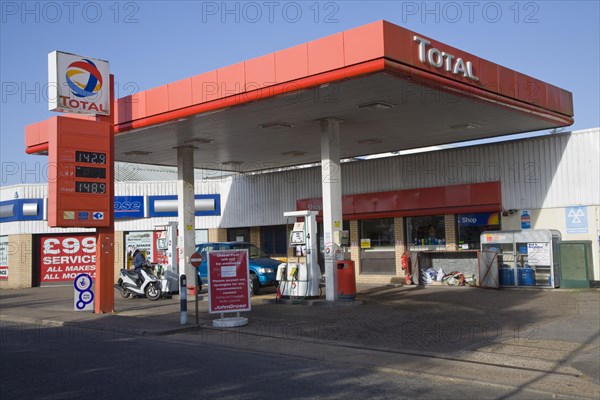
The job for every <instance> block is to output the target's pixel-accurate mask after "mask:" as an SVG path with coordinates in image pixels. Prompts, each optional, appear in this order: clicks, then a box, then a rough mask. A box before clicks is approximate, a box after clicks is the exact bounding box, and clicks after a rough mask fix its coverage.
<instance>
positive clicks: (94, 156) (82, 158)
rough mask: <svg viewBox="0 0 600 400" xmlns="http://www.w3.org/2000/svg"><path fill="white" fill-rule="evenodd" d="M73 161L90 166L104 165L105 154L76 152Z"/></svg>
mask: <svg viewBox="0 0 600 400" xmlns="http://www.w3.org/2000/svg"><path fill="white" fill-rule="evenodd" d="M75 161H76V162H81V163H90V164H106V153H96V152H94V151H76V152H75Z"/></svg>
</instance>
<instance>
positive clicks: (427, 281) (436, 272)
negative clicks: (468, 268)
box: [421, 268, 477, 286]
mask: <svg viewBox="0 0 600 400" xmlns="http://www.w3.org/2000/svg"><path fill="white" fill-rule="evenodd" d="M421 281H422V282H423V284H424V285H434V284H435V283H434V282H440V283H438V284H444V285H448V286H465V285H469V286H475V285H477V280H476V279H475V275H465V274H463V273H462V272H458V271H452V272H450V273H447V274H445V273H444V271H443V270H442V269H441V268H438V269H434V268H426V269H423V270H421Z"/></svg>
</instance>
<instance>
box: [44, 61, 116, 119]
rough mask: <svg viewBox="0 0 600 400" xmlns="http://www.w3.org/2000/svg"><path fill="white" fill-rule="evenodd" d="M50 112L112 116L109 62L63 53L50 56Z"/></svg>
mask: <svg viewBox="0 0 600 400" xmlns="http://www.w3.org/2000/svg"><path fill="white" fill-rule="evenodd" d="M48 110H50V111H58V112H69V113H80V114H91V115H109V114H110V71H109V65H108V61H103V60H98V59H95V58H90V57H82V56H78V55H75V54H70V53H63V52H61V51H53V52H52V53H50V54H48Z"/></svg>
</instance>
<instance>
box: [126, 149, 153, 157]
mask: <svg viewBox="0 0 600 400" xmlns="http://www.w3.org/2000/svg"><path fill="white" fill-rule="evenodd" d="M150 154H152V152H151V151H143V150H131V151H126V152H125V153H123V155H124V156H149V155H150Z"/></svg>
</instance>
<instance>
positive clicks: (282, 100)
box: [26, 21, 573, 172]
mask: <svg viewBox="0 0 600 400" xmlns="http://www.w3.org/2000/svg"><path fill="white" fill-rule="evenodd" d="M113 61H115V60H113ZM116 62H118V61H116ZM117 78H118V77H117ZM114 110H115V113H116V115H115V127H114V133H115V160H116V161H124V162H131V163H139V162H141V163H149V164H157V165H168V166H175V165H177V152H176V151H175V150H174V149H175V148H177V147H181V146H193V147H194V148H195V151H194V166H195V168H203V169H219V170H231V171H244V172H251V171H258V170H264V169H271V168H276V167H286V166H294V165H301V164H307V163H315V162H320V161H321V132H320V129H319V123H318V120H320V119H324V118H335V119H338V120H341V122H342V123H341V127H340V156H341V158H351V157H356V156H362V155H368V154H376V153H383V152H389V151H399V150H404V149H411V148H417V147H425V146H432V145H440V144H446V143H455V142H461V141H467V140H474V139H482V138H488V137H494V136H500V135H507V134H514V133H520V132H529V131H537V130H542V129H551V128H556V127H561V126H567V125H571V124H572V123H573V99H572V94H571V93H570V92H568V91H566V90H564V89H561V88H558V87H556V86H553V85H551V84H548V83H545V82H542V81H540V80H538V79H535V78H533V77H530V76H527V75H524V74H521V73H519V72H516V71H514V70H511V69H509V68H506V67H503V66H501V65H498V64H495V63H492V62H490V61H487V60H484V59H482V58H479V57H477V56H474V55H472V54H469V53H467V52H464V51H462V50H459V49H456V48H453V47H451V46H448V45H446V44H443V43H441V42H439V41H436V40H434V39H431V38H428V37H426V36H423V35H421V34H419V33H415V32H411V31H409V30H407V29H404V28H402V27H399V26H396V25H393V24H391V23H389V22H386V21H377V22H374V23H371V24H368V25H364V26H360V27H357V28H354V29H351V30H348V31H344V32H341V33H337V34H334V35H331V36H327V37H324V38H322V39H318V40H315V41H311V42H308V43H304V44H300V45H297V46H294V47H291V48H288V49H285V50H281V51H278V52H275V53H272V54H268V55H265V56H262V57H258V58H254V59H251V60H248V61H244V62H241V63H238V64H234V65H230V66H227V67H224V68H221V69H218V70H215V71H210V72H206V73H202V74H199V75H196V76H193V77H190V78H186V79H182V80H179V81H176V82H172V83H168V84H166V85H163V86H160V87H156V88H153V89H150V90H146V91H143V92H139V93H136V94H134V95H131V96H127V97H124V98H121V99H118V100H117V101H116V102H115V104H114ZM47 149H48V138H47V137H45V136H44V132H43V130H35V129H32V130H30V131H28V132H27V134H26V151H27V152H28V153H32V154H33V153H45V152H46V151H47Z"/></svg>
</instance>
